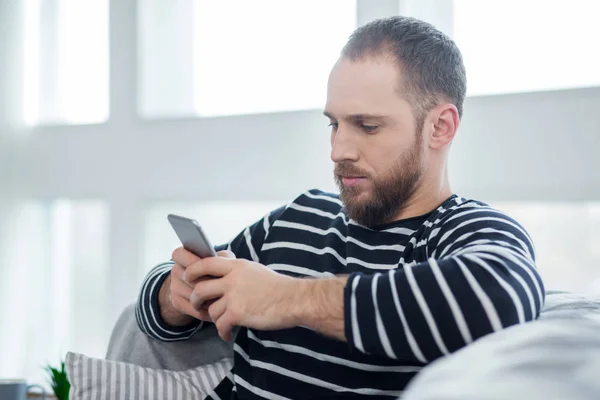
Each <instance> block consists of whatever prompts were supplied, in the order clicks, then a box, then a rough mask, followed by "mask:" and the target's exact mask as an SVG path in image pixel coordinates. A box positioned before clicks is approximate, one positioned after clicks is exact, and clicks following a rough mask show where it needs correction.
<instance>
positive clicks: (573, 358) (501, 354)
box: [404, 292, 600, 400]
mask: <svg viewBox="0 0 600 400" xmlns="http://www.w3.org/2000/svg"><path fill="white" fill-rule="evenodd" d="M404 399H405V400H482V399H485V400H507V399H511V400H519V399H524V400H525V399H526V400H567V399H568V400H598V399H600V298H593V297H584V296H579V295H574V294H570V293H561V292H550V293H548V294H547V300H546V305H545V307H544V311H543V312H542V315H541V317H540V320H538V321H535V322H531V323H528V324H525V325H521V326H515V327H511V328H508V329H506V330H503V331H501V332H498V333H495V334H493V335H489V336H486V337H484V338H482V339H480V340H478V341H476V342H475V343H473V344H472V345H470V346H468V347H466V348H465V349H463V350H460V351H458V352H456V353H455V354H453V355H451V356H448V357H445V358H443V359H441V360H438V361H436V362H435V363H433V364H431V365H430V366H428V367H427V368H425V369H423V371H422V372H421V373H420V374H419V375H418V376H417V377H416V378H415V379H414V380H413V381H412V382H411V384H410V385H409V387H408V388H407V391H406V392H405V397H404Z"/></svg>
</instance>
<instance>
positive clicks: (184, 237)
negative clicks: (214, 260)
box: [167, 214, 217, 258]
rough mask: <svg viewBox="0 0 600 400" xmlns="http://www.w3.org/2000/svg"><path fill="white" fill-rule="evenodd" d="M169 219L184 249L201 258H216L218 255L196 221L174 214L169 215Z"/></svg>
mask: <svg viewBox="0 0 600 400" xmlns="http://www.w3.org/2000/svg"><path fill="white" fill-rule="evenodd" d="M167 218H168V220H169V223H170V224H171V226H172V227H173V230H175V233H176V234H177V236H178V237H179V240H180V241H181V244H182V245H183V248H184V249H186V250H187V251H189V252H190V253H194V254H195V255H197V256H198V257H200V258H206V257H215V256H216V255H217V253H215V249H214V247H213V246H212V244H211V243H210V241H209V240H208V237H207V236H206V235H205V234H204V231H203V230H202V228H201V227H200V224H199V223H198V222H197V221H196V220H193V219H191V218H186V217H181V216H179V215H174V214H169V215H168V216H167Z"/></svg>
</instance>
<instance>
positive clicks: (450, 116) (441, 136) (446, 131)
mask: <svg viewBox="0 0 600 400" xmlns="http://www.w3.org/2000/svg"><path fill="white" fill-rule="evenodd" d="M430 117H431V118H432V119H431V121H432V122H433V130H432V132H431V134H430V137H429V146H430V147H431V148H434V149H440V148H443V147H445V146H447V145H449V144H450V143H451V142H452V140H453V139H454V136H455V135H456V131H457V129H458V125H459V124H460V117H459V116H458V109H457V108H456V106H455V105H454V104H441V105H439V106H437V107H435V108H434V109H433V110H431V112H430Z"/></svg>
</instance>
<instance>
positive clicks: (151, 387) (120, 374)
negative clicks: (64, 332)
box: [65, 352, 233, 400]
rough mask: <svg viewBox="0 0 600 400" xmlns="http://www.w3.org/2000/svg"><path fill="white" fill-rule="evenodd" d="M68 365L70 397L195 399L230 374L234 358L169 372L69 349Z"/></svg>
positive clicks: (85, 398) (76, 399)
mask: <svg viewBox="0 0 600 400" xmlns="http://www.w3.org/2000/svg"><path fill="white" fill-rule="evenodd" d="M65 364H66V368H67V374H68V377H69V381H70V383H71V392H70V393H69V399H71V400H87V399H94V400H96V399H98V400H100V399H101V400H104V399H107V400H108V399H111V400H112V399H124V400H125V399H149V400H150V399H157V400H159V399H161V400H162V399H177V400H187V399H190V400H195V399H202V398H204V397H205V396H206V395H208V394H209V393H210V392H212V390H213V389H214V388H215V387H216V386H217V385H218V384H219V382H221V380H222V379H223V378H224V377H225V376H226V375H227V374H228V373H229V370H230V369H231V367H232V365H233V359H231V358H224V359H222V360H221V361H218V362H216V363H214V364H207V365H203V366H200V367H197V368H194V369H189V370H185V371H169V370H164V369H151V368H143V367H140V366H138V365H135V364H128V363H123V362H118V361H109V360H102V359H98V358H92V357H87V356H85V355H83V354H77V353H71V352H69V353H67V358H66V363H65Z"/></svg>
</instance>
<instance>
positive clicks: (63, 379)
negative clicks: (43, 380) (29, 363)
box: [45, 361, 71, 400]
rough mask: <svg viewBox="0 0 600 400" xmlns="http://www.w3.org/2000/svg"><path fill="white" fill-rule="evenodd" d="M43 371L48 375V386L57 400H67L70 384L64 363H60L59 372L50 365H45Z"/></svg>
mask: <svg viewBox="0 0 600 400" xmlns="http://www.w3.org/2000/svg"><path fill="white" fill-rule="evenodd" d="M45 370H46V372H47V373H48V375H49V382H50V386H51V387H52V390H53V391H54V394H55V395H56V397H57V398H58V400H68V399H69V390H70V389H71V384H70V383H69V378H68V377H67V371H66V370H65V362H64V361H61V362H60V370H59V369H57V368H54V367H52V366H51V365H47V366H46V368H45Z"/></svg>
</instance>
